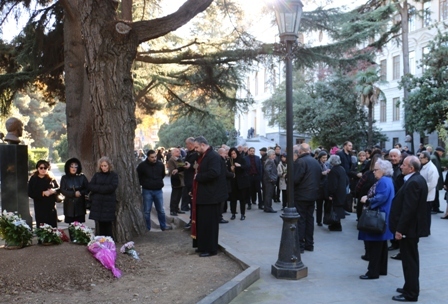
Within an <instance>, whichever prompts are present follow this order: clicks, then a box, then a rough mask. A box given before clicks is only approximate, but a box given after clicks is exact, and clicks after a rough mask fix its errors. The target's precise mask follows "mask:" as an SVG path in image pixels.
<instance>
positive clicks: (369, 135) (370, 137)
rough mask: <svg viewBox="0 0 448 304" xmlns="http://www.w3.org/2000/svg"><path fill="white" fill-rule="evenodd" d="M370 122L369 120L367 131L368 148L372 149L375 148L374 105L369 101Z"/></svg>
mask: <svg viewBox="0 0 448 304" xmlns="http://www.w3.org/2000/svg"><path fill="white" fill-rule="evenodd" d="M367 108H368V110H369V112H368V117H367V118H368V120H369V126H368V131H367V147H368V148H370V149H371V148H372V147H373V103H372V102H371V101H370V100H369V105H368V107H367Z"/></svg>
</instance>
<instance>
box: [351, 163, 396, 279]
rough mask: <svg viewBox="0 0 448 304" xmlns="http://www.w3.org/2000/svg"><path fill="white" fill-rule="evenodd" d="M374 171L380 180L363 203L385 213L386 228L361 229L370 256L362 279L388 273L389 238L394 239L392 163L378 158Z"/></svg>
mask: <svg viewBox="0 0 448 304" xmlns="http://www.w3.org/2000/svg"><path fill="white" fill-rule="evenodd" d="M372 171H373V173H374V174H375V178H376V179H377V180H378V181H377V182H376V183H375V184H374V185H373V186H372V187H371V188H370V190H369V193H368V194H367V195H364V196H363V197H361V203H363V204H364V205H365V207H364V208H365V209H370V210H373V209H375V210H378V212H382V213H384V225H385V229H384V232H379V233H374V232H365V231H362V230H360V231H359V234H358V239H359V240H363V241H365V242H366V249H367V256H368V257H369V266H368V267H367V273H366V274H365V275H361V276H360V277H359V278H360V279H361V280H371V279H378V278H379V276H380V275H387V258H388V250H387V240H391V239H393V235H392V232H390V230H389V225H388V222H389V213H390V206H391V204H392V199H393V198H394V196H395V190H394V183H393V181H392V174H393V169H392V164H391V163H390V162H389V161H386V160H383V159H378V160H377V161H376V162H375V167H374V169H373V170H372ZM364 213H365V212H364ZM364 213H363V215H361V217H360V219H359V225H358V226H360V225H361V224H362V222H363V216H365V215H364ZM378 220H380V221H381V222H382V219H380V218H378ZM359 229H361V227H359Z"/></svg>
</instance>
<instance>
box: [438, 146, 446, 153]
mask: <svg viewBox="0 0 448 304" xmlns="http://www.w3.org/2000/svg"><path fill="white" fill-rule="evenodd" d="M436 151H440V152H442V153H445V149H444V148H442V147H441V146H438V147H437V148H436Z"/></svg>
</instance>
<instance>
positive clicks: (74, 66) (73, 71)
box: [62, 0, 96, 179]
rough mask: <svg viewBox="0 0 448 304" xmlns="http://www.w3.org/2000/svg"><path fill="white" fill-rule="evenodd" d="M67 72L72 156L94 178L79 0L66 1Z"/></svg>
mask: <svg viewBox="0 0 448 304" xmlns="http://www.w3.org/2000/svg"><path fill="white" fill-rule="evenodd" d="M62 3H63V6H64V10H65V12H64V13H65V19H64V65H65V67H64V71H65V83H66V86H65V99H66V116H67V141H68V149H69V151H68V155H69V157H76V158H78V159H79V160H80V161H81V163H82V166H83V172H84V174H86V176H87V178H88V179H90V178H91V177H92V175H93V173H94V172H95V169H96V165H95V159H94V156H93V136H92V125H93V115H92V106H91V104H90V89H89V81H88V78H87V73H86V69H85V67H84V63H85V49H84V44H83V41H82V35H81V19H80V15H79V11H78V7H77V5H78V0H69V1H63V2H62Z"/></svg>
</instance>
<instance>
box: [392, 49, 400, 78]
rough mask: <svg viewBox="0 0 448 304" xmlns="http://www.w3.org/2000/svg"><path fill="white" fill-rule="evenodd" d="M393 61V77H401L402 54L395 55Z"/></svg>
mask: <svg viewBox="0 0 448 304" xmlns="http://www.w3.org/2000/svg"><path fill="white" fill-rule="evenodd" d="M392 61H393V71H392V79H393V80H395V79H399V78H400V55H398V56H394V57H393V58H392Z"/></svg>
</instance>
